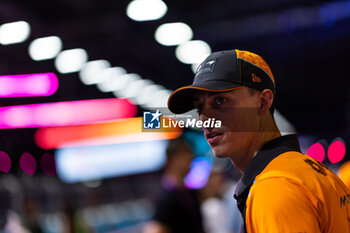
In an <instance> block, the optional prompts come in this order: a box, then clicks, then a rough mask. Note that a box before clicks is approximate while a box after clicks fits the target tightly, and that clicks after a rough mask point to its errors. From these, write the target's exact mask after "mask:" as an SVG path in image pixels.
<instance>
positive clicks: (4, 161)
mask: <svg viewBox="0 0 350 233" xmlns="http://www.w3.org/2000/svg"><path fill="white" fill-rule="evenodd" d="M10 169H11V159H10V157H9V156H8V154H6V153H5V152H3V151H0V171H2V172H5V173H8V172H9V171H10Z"/></svg>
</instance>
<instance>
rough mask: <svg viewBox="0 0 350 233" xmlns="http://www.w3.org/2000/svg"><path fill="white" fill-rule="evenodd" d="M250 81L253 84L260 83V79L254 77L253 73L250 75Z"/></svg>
mask: <svg viewBox="0 0 350 233" xmlns="http://www.w3.org/2000/svg"><path fill="white" fill-rule="evenodd" d="M252 81H253V82H254V83H261V78H259V77H258V76H256V75H255V74H254V73H252Z"/></svg>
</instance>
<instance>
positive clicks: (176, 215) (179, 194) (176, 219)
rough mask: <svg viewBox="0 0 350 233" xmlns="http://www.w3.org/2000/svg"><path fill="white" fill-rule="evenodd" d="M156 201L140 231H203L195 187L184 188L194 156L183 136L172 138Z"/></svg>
mask: <svg viewBox="0 0 350 233" xmlns="http://www.w3.org/2000/svg"><path fill="white" fill-rule="evenodd" d="M166 154H167V162H166V165H165V168H164V171H163V175H162V179H161V187H162V188H161V190H160V193H159V194H158V196H157V198H156V201H155V213H154V216H153V218H152V221H151V222H149V223H147V224H146V225H145V227H144V229H143V233H203V227H202V215H201V212H200V204H199V200H198V196H197V192H196V191H195V190H190V189H188V188H186V186H185V183H184V178H185V176H186V175H187V173H188V172H189V170H190V165H191V161H192V158H193V154H192V150H191V148H190V147H189V146H188V145H187V144H186V143H185V141H184V139H183V138H182V137H180V138H177V139H174V140H171V141H170V142H169V145H168V147H167V151H166Z"/></svg>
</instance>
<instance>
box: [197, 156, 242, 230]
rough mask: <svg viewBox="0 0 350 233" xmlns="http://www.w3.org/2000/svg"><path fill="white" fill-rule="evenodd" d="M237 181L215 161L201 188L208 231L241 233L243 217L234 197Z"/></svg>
mask: <svg viewBox="0 0 350 233" xmlns="http://www.w3.org/2000/svg"><path fill="white" fill-rule="evenodd" d="M235 187H236V182H233V179H231V178H230V177H228V175H227V174H226V173H225V172H224V171H223V170H222V168H221V167H220V166H217V165H216V164H215V163H214V165H213V169H212V171H211V173H210V176H209V177H208V181H207V184H206V185H205V187H204V188H203V189H202V190H201V194H202V195H201V198H202V199H203V200H202V202H201V210H202V215H203V226H204V230H205V232H206V233H239V232H240V226H241V224H242V217H241V215H240V213H239V211H238V209H237V206H236V201H235V200H234V199H233V198H232V193H233V189H234V188H235Z"/></svg>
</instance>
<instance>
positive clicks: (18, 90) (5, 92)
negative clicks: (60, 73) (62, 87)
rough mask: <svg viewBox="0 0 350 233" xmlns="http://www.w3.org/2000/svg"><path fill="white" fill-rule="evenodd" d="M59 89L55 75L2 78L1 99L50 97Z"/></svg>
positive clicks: (0, 78)
mask: <svg viewBox="0 0 350 233" xmlns="http://www.w3.org/2000/svg"><path fill="white" fill-rule="evenodd" d="M57 88H58V78H57V76H56V75H55V74H54V73H40V74H23V75H3V76H0V97H31V96H50V95H52V94H54V93H55V92H56V91H57Z"/></svg>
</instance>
